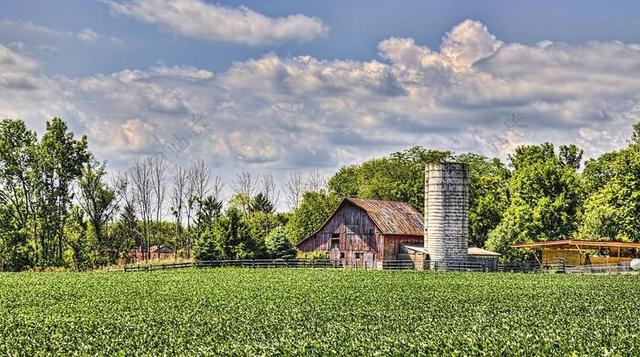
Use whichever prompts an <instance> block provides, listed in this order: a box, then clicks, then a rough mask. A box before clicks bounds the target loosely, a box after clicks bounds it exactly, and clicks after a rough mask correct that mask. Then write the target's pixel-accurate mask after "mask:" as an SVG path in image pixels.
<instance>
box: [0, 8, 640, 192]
mask: <svg viewBox="0 0 640 357" xmlns="http://www.w3.org/2000/svg"><path fill="white" fill-rule="evenodd" d="M638 14H640V3H639V2H637V1H617V2H615V6H612V5H611V2H607V1H589V2H584V1H535V2H534V1H488V2H484V1H364V0H363V1H231V2H205V1H203V0H104V1H88V0H69V1H55V2H54V1H30V0H23V1H4V0H0V91H1V92H0V93H1V94H2V95H0V115H2V116H3V117H17V118H22V119H24V120H26V121H27V122H28V124H29V125H30V126H31V127H33V128H34V129H36V130H37V131H38V132H41V131H42V128H43V127H44V123H45V121H46V120H47V119H49V118H50V117H52V116H60V117H62V118H63V119H65V120H66V121H67V122H69V124H70V126H71V128H72V129H73V130H74V131H75V132H76V133H77V134H85V135H87V136H88V137H89V140H90V146H91V148H92V150H93V151H95V152H96V154H97V155H98V157H99V158H100V159H103V160H107V161H108V164H109V167H110V168H111V169H112V171H120V170H126V169H127V168H128V167H129V166H130V165H131V163H132V162H133V160H136V159H141V158H144V157H147V156H149V155H153V154H154V153H158V152H160V153H161V154H162V155H163V156H165V157H166V159H167V160H168V161H170V163H171V164H172V165H173V166H176V167H177V166H187V165H189V164H191V163H193V162H195V161H198V160H204V161H205V162H206V163H207V164H209V165H210V166H211V167H213V168H214V171H215V172H216V174H218V175H220V176H221V177H222V178H223V179H224V180H225V181H226V182H228V183H229V182H231V181H232V179H233V176H234V175H235V174H236V173H237V172H240V171H241V170H248V171H252V172H256V173H265V174H272V175H274V177H275V178H276V181H277V182H279V183H283V182H284V181H286V178H287V176H288V175H289V174H290V173H291V172H292V171H296V170H300V171H302V172H310V171H314V172H322V173H325V174H330V173H331V172H333V171H335V170H336V169H337V168H339V167H340V166H342V165H346V164H352V163H358V162H362V161H363V160H366V159H368V158H371V157H374V156H377V155H384V154H387V153H389V152H393V151H395V150H400V149H403V148H406V147H409V146H412V145H423V146H427V147H430V148H436V149H447V150H453V151H457V152H477V153H481V154H485V155H488V156H497V157H500V158H503V159H505V158H506V157H507V155H508V154H509V153H510V152H512V150H513V148H514V147H516V146H518V145H522V144H536V143H541V142H544V141H552V142H554V143H556V144H564V143H576V144H578V145H580V146H581V147H582V148H583V149H584V150H585V154H586V157H594V156H597V155H599V154H601V153H602V152H604V151H608V150H613V149H616V148H619V147H622V146H624V145H625V144H626V140H627V138H628V136H629V133H630V131H631V125H632V124H633V123H634V122H635V121H638V120H640V94H639V93H640V45H638V44H639V43H640V15H638ZM512 115H516V116H517V117H518V118H519V119H518V122H517V125H514V124H513V122H512V121H510V119H509V118H510V117H511V116H512Z"/></svg>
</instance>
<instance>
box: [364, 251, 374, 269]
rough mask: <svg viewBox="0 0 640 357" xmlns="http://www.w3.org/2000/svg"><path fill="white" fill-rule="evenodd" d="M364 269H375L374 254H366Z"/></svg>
mask: <svg viewBox="0 0 640 357" xmlns="http://www.w3.org/2000/svg"><path fill="white" fill-rule="evenodd" d="M364 267H365V269H373V253H371V252H368V253H364Z"/></svg>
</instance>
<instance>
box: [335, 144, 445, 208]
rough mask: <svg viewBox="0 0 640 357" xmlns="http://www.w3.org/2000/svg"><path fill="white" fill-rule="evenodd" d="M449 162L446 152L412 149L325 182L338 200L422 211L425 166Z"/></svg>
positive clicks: (348, 169)
mask: <svg viewBox="0 0 640 357" xmlns="http://www.w3.org/2000/svg"><path fill="white" fill-rule="evenodd" d="M453 159H454V156H453V154H452V153H451V152H449V151H437V150H428V149H425V148H422V147H419V146H414V147H412V148H410V149H407V150H404V151H399V152H396V153H393V154H391V155H390V156H388V157H384V158H379V159H372V160H368V161H365V162H364V163H362V164H361V165H357V166H347V167H344V168H342V169H340V170H339V171H338V172H337V173H336V174H335V175H333V177H331V178H330V179H329V182H328V185H329V190H330V192H331V193H333V194H335V195H337V196H338V197H340V198H345V197H359V198H370V199H381V200H392V201H405V202H409V203H410V204H411V205H412V206H413V207H414V208H416V209H417V210H419V211H421V212H422V210H423V206H424V167H425V164H426V163H428V162H445V161H451V160H453Z"/></svg>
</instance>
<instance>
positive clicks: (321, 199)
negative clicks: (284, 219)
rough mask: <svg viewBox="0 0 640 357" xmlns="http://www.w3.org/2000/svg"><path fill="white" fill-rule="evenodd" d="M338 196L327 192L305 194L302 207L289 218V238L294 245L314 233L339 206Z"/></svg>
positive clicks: (287, 227)
mask: <svg viewBox="0 0 640 357" xmlns="http://www.w3.org/2000/svg"><path fill="white" fill-rule="evenodd" d="M339 202H340V199H339V198H338V196H336V195H334V194H331V193H328V192H326V191H318V192H314V191H309V192H305V193H304V195H303V197H302V202H301V203H300V207H298V209H296V210H295V211H294V212H293V213H292V214H291V217H290V218H289V223H288V224H287V226H286V229H287V236H288V237H289V240H290V241H291V243H292V244H296V243H298V242H299V241H300V240H302V239H303V238H305V237H306V236H308V235H309V234H311V233H313V232H314V231H315V230H317V229H318V228H320V226H321V225H322V223H323V222H324V221H325V220H326V219H327V217H329V215H330V214H331V213H332V212H333V210H335V208H336V207H337V206H338V203H339Z"/></svg>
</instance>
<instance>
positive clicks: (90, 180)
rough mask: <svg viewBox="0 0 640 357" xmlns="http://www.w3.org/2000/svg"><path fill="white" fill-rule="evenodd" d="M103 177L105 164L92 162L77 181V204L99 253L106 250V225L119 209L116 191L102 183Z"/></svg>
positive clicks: (86, 165)
mask: <svg viewBox="0 0 640 357" xmlns="http://www.w3.org/2000/svg"><path fill="white" fill-rule="evenodd" d="M105 175H106V171H105V164H104V163H102V164H101V163H98V162H97V161H95V160H93V161H90V162H88V163H86V164H85V166H84V168H83V169H82V175H81V176H80V179H79V181H78V188H79V190H78V204H79V205H80V207H81V208H82V210H83V211H84V214H85V215H87V217H88V218H89V223H90V224H91V227H92V228H93V232H94V234H95V236H96V240H97V245H98V251H99V252H103V250H104V249H105V248H107V247H106V237H105V235H106V234H107V229H106V228H107V224H108V223H109V222H110V221H111V219H112V218H113V215H114V214H115V212H116V211H117V210H118V208H119V207H118V202H117V200H116V191H115V189H113V188H111V187H109V185H107V184H106V183H105V182H104V177H105ZM103 253H104V252H103Z"/></svg>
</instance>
